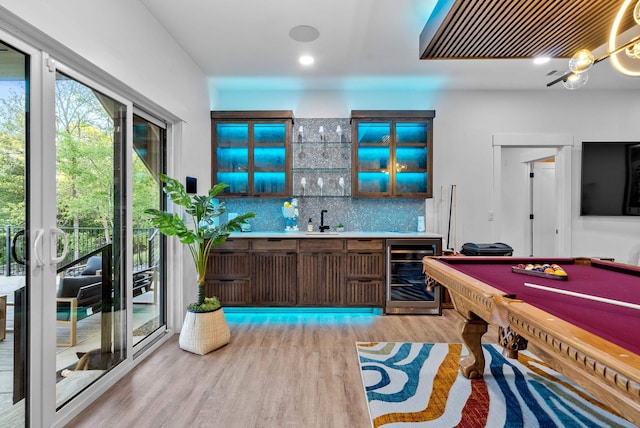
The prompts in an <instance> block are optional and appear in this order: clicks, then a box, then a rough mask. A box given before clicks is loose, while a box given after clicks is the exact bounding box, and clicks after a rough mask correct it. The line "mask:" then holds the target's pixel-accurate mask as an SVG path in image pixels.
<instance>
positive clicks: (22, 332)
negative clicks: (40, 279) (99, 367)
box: [0, 39, 31, 427]
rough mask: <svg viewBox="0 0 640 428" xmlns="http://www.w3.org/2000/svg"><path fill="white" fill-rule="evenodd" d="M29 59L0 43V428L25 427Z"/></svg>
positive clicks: (28, 231)
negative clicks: (0, 238)
mask: <svg viewBox="0 0 640 428" xmlns="http://www.w3.org/2000/svg"><path fill="white" fill-rule="evenodd" d="M29 64H30V57H29V56H28V55H26V54H24V53H23V52H21V51H19V50H17V49H15V48H14V47H12V46H11V45H9V44H8V43H4V42H3V41H2V40H1V39H0V227H1V231H0V236H2V245H1V247H0V426H12V427H21V426H25V425H26V415H27V409H28V403H29V399H28V394H27V392H28V380H29V366H28V361H29V358H28V355H27V352H28V349H29V347H28V340H29V337H30V335H29V329H30V324H29V318H28V316H27V314H28V313H29V293H30V285H31V284H30V277H31V275H30V266H31V263H30V259H29V252H28V251H27V248H28V236H29V234H30V228H29V215H28V213H29V206H30V205H29V198H28V189H27V170H28V168H29V164H28V162H29V158H28V153H27V148H28V146H29V141H28V139H29V133H28V132H27V129H28V128H27V126H28V121H29V118H28V112H29Z"/></svg>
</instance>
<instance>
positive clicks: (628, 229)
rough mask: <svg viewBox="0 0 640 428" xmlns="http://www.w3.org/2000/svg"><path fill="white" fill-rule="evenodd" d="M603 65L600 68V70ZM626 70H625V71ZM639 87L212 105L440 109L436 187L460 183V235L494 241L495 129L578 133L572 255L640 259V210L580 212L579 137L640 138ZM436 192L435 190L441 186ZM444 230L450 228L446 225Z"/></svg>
mask: <svg viewBox="0 0 640 428" xmlns="http://www.w3.org/2000/svg"><path fill="white" fill-rule="evenodd" d="M594 73H597V70H596V71H594ZM621 78H622V77H621ZM638 89H639V90H638V91H594V90H589V89H588V88H585V90H580V91H566V90H563V89H562V88H551V89H549V88H541V90H540V91H519V92H515V91H450V92H435V91H432V92H420V91H397V92H391V91H384V90H379V91H352V92H349V91H306V92H304V91H291V92H282V91H268V90H266V91H256V90H253V89H252V90H251V91H224V90H219V91H218V92H217V93H216V94H215V95H212V104H211V105H212V109H220V110H233V109H239V110H242V109H257V110H259V109H292V110H293V111H294V114H295V116H296V117H348V116H349V113H350V111H351V110H352V109H353V110H355V109H434V110H436V118H435V121H434V140H435V145H434V191H435V189H438V188H439V187H440V186H445V188H446V187H448V186H449V185H451V184H456V185H457V190H458V215H457V227H458V230H457V234H456V235H457V238H456V240H457V243H458V246H461V245H462V243H464V242H467V241H475V242H489V241H491V240H492V239H493V235H494V234H495V231H494V232H492V227H491V224H490V222H489V220H488V212H489V211H490V210H493V209H494V207H493V206H492V191H493V190H492V186H493V183H492V171H493V165H492V162H493V158H492V153H493V152H492V146H491V143H492V135H493V134H496V133H538V134H539V133H554V134H569V135H573V136H574V141H575V146H574V149H573V150H574V151H573V155H574V156H573V168H572V183H571V187H572V214H571V215H572V221H571V223H572V250H571V253H572V254H571V255H573V256H607V257H614V258H615V259H616V260H618V261H620V262H624V263H633V264H638V258H639V257H640V218H638V217H628V218H627V217H625V218H621V217H618V218H612V217H611V218H586V217H585V218H583V217H580V216H579V202H580V199H579V198H580V196H579V186H580V151H581V146H580V143H581V142H582V141H583V140H597V141H616V140H617V141H640V131H639V130H638V128H637V126H636V124H637V118H638V117H639V114H640V102H639V99H640V80H638ZM434 193H435V192H434ZM440 232H441V233H442V232H444V233H446V231H443V230H441V231H440Z"/></svg>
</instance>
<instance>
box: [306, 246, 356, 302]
mask: <svg viewBox="0 0 640 428" xmlns="http://www.w3.org/2000/svg"><path fill="white" fill-rule="evenodd" d="M298 278H299V304H300V305H301V306H343V305H344V301H345V288H344V284H345V254H344V240H342V239H309V240H300V253H299V254H298Z"/></svg>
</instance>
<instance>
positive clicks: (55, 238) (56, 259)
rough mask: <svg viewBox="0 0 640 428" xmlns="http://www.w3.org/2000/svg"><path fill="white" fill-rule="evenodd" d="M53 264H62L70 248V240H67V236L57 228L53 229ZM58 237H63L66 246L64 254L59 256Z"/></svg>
mask: <svg viewBox="0 0 640 428" xmlns="http://www.w3.org/2000/svg"><path fill="white" fill-rule="evenodd" d="M50 236H51V264H56V263H60V262H62V261H63V260H64V258H65V257H66V256H67V250H68V247H69V238H67V234H66V233H64V231H63V230H62V229H58V228H57V227H52V228H51V235H50ZM58 236H62V242H63V243H64V245H63V246H62V253H61V254H60V255H58V254H57V249H58V245H57V244H58Z"/></svg>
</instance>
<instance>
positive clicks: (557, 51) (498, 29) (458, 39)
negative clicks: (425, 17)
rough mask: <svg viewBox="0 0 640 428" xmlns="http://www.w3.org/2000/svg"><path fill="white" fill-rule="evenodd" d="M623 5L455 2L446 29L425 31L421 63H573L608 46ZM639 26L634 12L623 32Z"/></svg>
mask: <svg viewBox="0 0 640 428" xmlns="http://www.w3.org/2000/svg"><path fill="white" fill-rule="evenodd" d="M621 5H622V1H618V0H573V1H567V0H455V1H453V5H452V7H451V9H450V10H449V12H448V13H447V14H446V16H445V17H444V20H442V22H441V23H439V22H431V20H430V22H427V24H426V25H425V28H424V30H423V34H422V35H421V38H420V42H421V43H420V44H421V45H420V53H421V55H420V58H421V59H491V58H532V57H535V56H541V55H545V56H550V57H555V58H570V57H571V56H573V54H575V53H576V52H577V51H578V50H580V49H583V48H587V49H590V50H594V49H596V48H598V47H600V46H602V45H604V44H605V43H607V41H608V39H609V31H610V30H611V24H612V23H613V20H614V18H615V16H616V14H617V13H618V10H619V9H620V6H621ZM438 25H439V26H438ZM634 25H635V22H634V20H633V7H630V8H629V10H628V11H627V13H626V14H625V17H624V19H623V21H622V23H621V25H620V32H624V31H626V30H628V29H629V28H631V27H632V26H634ZM436 26H438V27H436ZM430 34H433V36H432V37H429V36H430ZM425 35H426V36H425ZM425 37H427V38H429V39H428V40H423V39H424V38H425Z"/></svg>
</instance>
